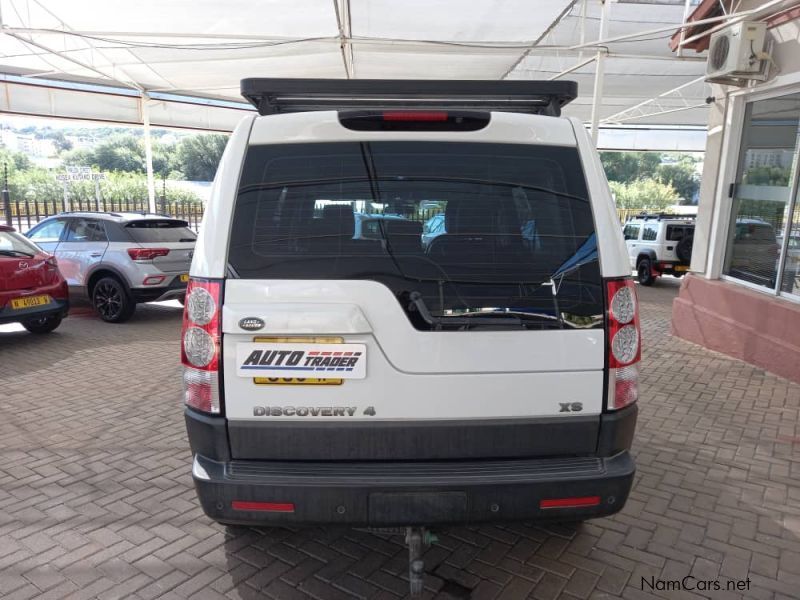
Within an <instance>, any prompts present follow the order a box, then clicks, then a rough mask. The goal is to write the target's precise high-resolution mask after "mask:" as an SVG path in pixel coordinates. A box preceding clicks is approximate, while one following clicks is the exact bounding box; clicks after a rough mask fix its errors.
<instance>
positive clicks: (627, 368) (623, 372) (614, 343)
mask: <svg viewBox="0 0 800 600" xmlns="http://www.w3.org/2000/svg"><path fill="white" fill-rule="evenodd" d="M606 298H607V306H608V313H607V317H606V322H607V326H608V327H607V336H608V337H607V339H608V394H607V397H608V408H609V410H618V409H620V408H624V407H625V406H628V405H630V404H633V403H634V402H636V400H637V399H638V398H639V364H638V363H639V361H640V360H641V358H642V334H641V327H640V326H639V299H638V298H637V295H636V284H635V283H634V282H633V280H631V279H630V278H626V279H611V280H608V281H606Z"/></svg>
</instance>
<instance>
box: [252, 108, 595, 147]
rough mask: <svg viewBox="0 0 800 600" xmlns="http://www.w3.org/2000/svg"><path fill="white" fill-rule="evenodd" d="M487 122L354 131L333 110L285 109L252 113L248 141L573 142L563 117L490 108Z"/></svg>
mask: <svg viewBox="0 0 800 600" xmlns="http://www.w3.org/2000/svg"><path fill="white" fill-rule="evenodd" d="M490 114H491V118H490V120H489V124H488V125H487V126H486V127H484V128H482V129H479V130H477V131H354V130H352V129H347V128H346V127H344V126H343V125H342V124H341V123H340V122H339V113H338V112H337V111H333V110H330V111H314V112H301V113H287V114H278V115H267V116H263V117H256V118H255V121H254V122H253V128H252V130H251V131H250V139H249V143H250V145H262V144H292V143H310V142H347V141H358V142H364V141H371V140H375V141H415V140H425V141H442V142H447V141H455V142H493V143H504V144H543V145H548V146H576V145H577V140H576V138H575V131H574V129H573V126H576V127H583V124H582V123H579V122H578V121H575V123H574V124H573V123H571V122H570V121H571V119H568V118H566V117H547V116H542V115H528V114H519V113H505V112H492V113H490Z"/></svg>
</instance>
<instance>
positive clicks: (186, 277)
mask: <svg viewBox="0 0 800 600" xmlns="http://www.w3.org/2000/svg"><path fill="white" fill-rule="evenodd" d="M178 277H179V278H180V280H181V283H186V282H187V281H189V274H188V273H181V274H180V275H179V276H178Z"/></svg>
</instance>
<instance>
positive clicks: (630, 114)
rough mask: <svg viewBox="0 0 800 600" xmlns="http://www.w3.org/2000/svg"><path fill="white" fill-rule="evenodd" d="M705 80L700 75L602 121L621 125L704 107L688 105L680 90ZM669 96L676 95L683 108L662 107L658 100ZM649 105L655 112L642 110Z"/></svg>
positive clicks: (703, 76)
mask: <svg viewBox="0 0 800 600" xmlns="http://www.w3.org/2000/svg"><path fill="white" fill-rule="evenodd" d="M705 78H706V76H705V75H701V76H700V77H697V78H695V79H692V80H691V81H687V82H686V83H682V84H681V85H679V86H677V87H674V88H672V89H671V90H667V91H666V92H662V93H660V94H659V95H658V96H655V97H654V98H649V99H648V100H644V101H642V102H639V104H634V105H633V106H631V107H630V108H626V109H624V110H621V111H619V112H616V113H614V114H613V115H609V116H608V117H606V118H605V119H603V123H612V124H613V123H622V122H623V121H632V120H633V119H641V118H643V117H649V116H651V115H662V114H668V113H673V112H678V111H681V110H688V109H690V108H701V107H702V106H704V104H705V103H703V104H690V102H689V100H688V99H687V98H686V96H684V95H683V93H682V90H684V89H685V88H687V87H690V86H692V85H696V84H698V83H700V82H701V81H705ZM671 95H677V96H678V98H680V99H681V100H683V103H684V106H681V107H677V108H672V107H665V106H662V105H661V103H660V102H659V99H661V98H666V97H667V96H671ZM649 104H653V105H655V107H656V108H657V112H645V111H643V110H642V108H643V107H645V106H647V105H649ZM637 111H638V112H637Z"/></svg>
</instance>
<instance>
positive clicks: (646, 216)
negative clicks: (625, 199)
mask: <svg viewBox="0 0 800 600" xmlns="http://www.w3.org/2000/svg"><path fill="white" fill-rule="evenodd" d="M696 218H697V215H676V214H675V213H645V212H642V213H639V214H638V215H630V216H629V217H628V218H627V220H628V221H632V220H634V219H641V220H642V221H649V220H650V219H655V220H661V219H675V220H679V219H696Z"/></svg>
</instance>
